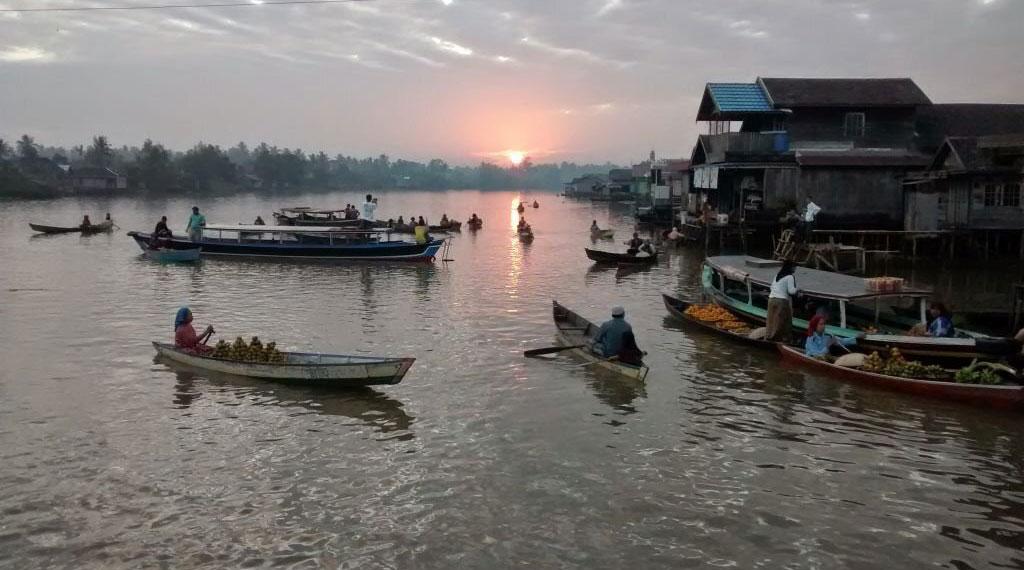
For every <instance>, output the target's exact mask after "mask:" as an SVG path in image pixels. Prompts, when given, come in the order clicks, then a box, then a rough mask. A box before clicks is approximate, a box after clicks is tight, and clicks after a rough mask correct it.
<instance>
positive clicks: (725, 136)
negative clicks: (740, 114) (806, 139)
mask: <svg viewBox="0 0 1024 570" xmlns="http://www.w3.org/2000/svg"><path fill="white" fill-rule="evenodd" d="M708 142H709V143H710V144H709V146H710V147H711V149H710V154H711V156H710V157H709V158H711V161H712V162H717V161H723V160H725V158H726V155H727V154H731V155H744V154H748V155H749V154H778V153H784V152H788V151H789V133H786V132H784V131H780V132H772V133H722V134H718V135H709V141H708Z"/></svg>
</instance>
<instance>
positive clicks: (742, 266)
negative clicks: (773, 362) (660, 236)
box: [707, 255, 932, 300]
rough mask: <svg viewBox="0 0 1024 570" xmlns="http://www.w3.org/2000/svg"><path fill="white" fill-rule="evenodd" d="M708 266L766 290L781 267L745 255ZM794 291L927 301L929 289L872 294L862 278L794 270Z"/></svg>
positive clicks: (838, 296) (823, 295)
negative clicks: (918, 298) (923, 298)
mask: <svg viewBox="0 0 1024 570" xmlns="http://www.w3.org/2000/svg"><path fill="white" fill-rule="evenodd" d="M707 262H708V264H709V265H711V266H712V267H714V268H715V269H718V270H720V271H722V272H723V273H725V274H726V276H730V275H732V276H735V277H736V278H738V279H744V278H747V279H750V281H751V282H752V283H756V284H758V285H764V286H767V287H770V286H771V284H772V282H773V281H774V280H775V275H776V274H777V273H778V272H779V267H780V266H781V265H782V262H780V261H774V260H771V259H761V258H758V257H750V256H747V255H719V256H713V257H709V258H707ZM793 275H794V277H795V278H796V287H797V289H799V290H800V291H801V292H803V293H806V294H808V295H810V296H812V297H821V298H826V299H841V300H847V299H849V300H852V299H869V298H874V297H927V296H929V295H931V294H932V292H931V290H929V289H920V288H915V287H904V288H903V289H901V290H899V291H891V292H889V291H886V292H879V291H872V290H870V289H868V284H867V281H866V280H865V279H864V278H862V277H854V276H853V275H845V274H843V273H834V272H832V271H821V270H820V269H811V268H808V267H797V269H796V272H795V273H794V274H793Z"/></svg>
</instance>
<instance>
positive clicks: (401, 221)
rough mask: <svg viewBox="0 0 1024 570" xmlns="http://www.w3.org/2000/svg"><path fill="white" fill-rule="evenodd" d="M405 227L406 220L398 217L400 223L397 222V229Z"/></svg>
mask: <svg viewBox="0 0 1024 570" xmlns="http://www.w3.org/2000/svg"><path fill="white" fill-rule="evenodd" d="M403 226H405V219H404V218H402V216H398V221H397V222H395V227H397V228H402V227H403Z"/></svg>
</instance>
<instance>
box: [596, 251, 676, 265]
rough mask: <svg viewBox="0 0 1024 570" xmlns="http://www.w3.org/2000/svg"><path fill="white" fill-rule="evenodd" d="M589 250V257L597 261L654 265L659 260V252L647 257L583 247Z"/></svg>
mask: <svg viewBox="0 0 1024 570" xmlns="http://www.w3.org/2000/svg"><path fill="white" fill-rule="evenodd" d="M583 249H584V251H586V252H587V258H589V259H590V260H591V261H593V262H596V263H609V264H616V265H619V264H621V265H654V264H655V263H657V262H658V253H657V252H655V253H654V255H649V256H647V257H637V256H635V255H630V254H628V253H613V252H610V251H601V250H599V249H590V248H583Z"/></svg>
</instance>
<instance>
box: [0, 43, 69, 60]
mask: <svg viewBox="0 0 1024 570" xmlns="http://www.w3.org/2000/svg"><path fill="white" fill-rule="evenodd" d="M56 59H57V55H56V54H55V53H53V52H50V51H46V50H44V49H41V48H37V47H29V46H12V47H9V48H7V49H4V50H0V61H2V62H6V63H48V62H51V61H54V60H56Z"/></svg>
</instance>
